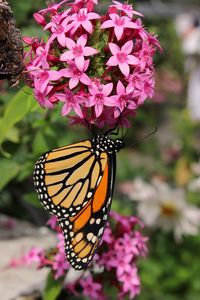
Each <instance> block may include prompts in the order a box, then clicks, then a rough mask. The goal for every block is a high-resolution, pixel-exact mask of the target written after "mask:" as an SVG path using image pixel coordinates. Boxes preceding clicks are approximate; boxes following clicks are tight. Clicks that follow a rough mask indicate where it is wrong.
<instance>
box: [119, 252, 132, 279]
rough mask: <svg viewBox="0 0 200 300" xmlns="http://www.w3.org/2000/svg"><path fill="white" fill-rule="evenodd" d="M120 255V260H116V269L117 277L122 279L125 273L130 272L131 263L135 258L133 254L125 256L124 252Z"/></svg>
mask: <svg viewBox="0 0 200 300" xmlns="http://www.w3.org/2000/svg"><path fill="white" fill-rule="evenodd" d="M120 254H121V255H118V259H117V260H116V268H117V277H118V278H120V277H121V276H122V275H123V274H124V273H125V272H129V271H130V269H131V267H132V266H131V264H130V263H131V261H132V258H133V256H132V255H131V254H128V255H124V252H121V253H120Z"/></svg>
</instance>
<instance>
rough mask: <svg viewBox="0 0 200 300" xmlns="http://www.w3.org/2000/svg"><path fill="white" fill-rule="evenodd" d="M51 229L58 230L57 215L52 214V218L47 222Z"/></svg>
mask: <svg viewBox="0 0 200 300" xmlns="http://www.w3.org/2000/svg"><path fill="white" fill-rule="evenodd" d="M46 224H47V225H48V226H49V227H50V228H51V229H53V230H56V228H57V217H56V216H54V215H53V216H51V217H50V219H49V220H48V221H47V223H46Z"/></svg>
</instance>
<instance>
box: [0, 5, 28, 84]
mask: <svg viewBox="0 0 200 300" xmlns="http://www.w3.org/2000/svg"><path fill="white" fill-rule="evenodd" d="M22 70H23V40H22V35H21V32H20V30H19V29H17V28H16V23H15V19H14V16H13V13H12V10H11V7H10V6H9V4H8V2H7V1H5V0H0V80H2V79H7V80H8V82H9V85H10V86H13V85H15V84H16V83H17V82H18V77H19V74H20V73H21V72H22Z"/></svg>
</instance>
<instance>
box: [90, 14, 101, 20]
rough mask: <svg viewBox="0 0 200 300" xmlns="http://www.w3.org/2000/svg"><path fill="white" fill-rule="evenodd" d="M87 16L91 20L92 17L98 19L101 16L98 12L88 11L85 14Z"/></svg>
mask: <svg viewBox="0 0 200 300" xmlns="http://www.w3.org/2000/svg"><path fill="white" fill-rule="evenodd" d="M87 17H88V19H90V20H93V19H100V18H101V16H100V15H98V14H96V13H92V12H91V13H88V14H87Z"/></svg>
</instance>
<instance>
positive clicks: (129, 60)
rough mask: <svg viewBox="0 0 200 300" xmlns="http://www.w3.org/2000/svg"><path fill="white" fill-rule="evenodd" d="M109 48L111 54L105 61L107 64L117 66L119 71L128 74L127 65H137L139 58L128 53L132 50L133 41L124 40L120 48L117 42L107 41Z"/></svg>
mask: <svg viewBox="0 0 200 300" xmlns="http://www.w3.org/2000/svg"><path fill="white" fill-rule="evenodd" d="M109 48H110V51H111V53H112V54H113V56H111V57H110V59H109V60H108V61H107V63H106V65H107V66H119V68H120V71H121V72H122V73H123V74H124V75H125V76H128V75H129V73H130V67H129V65H138V64H139V59H138V58H137V57H135V56H134V55H130V53H131V52H132V50H133V41H128V42H126V43H125V44H124V45H123V46H122V48H121V49H120V48H119V46H118V45H117V44H114V43H109Z"/></svg>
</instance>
